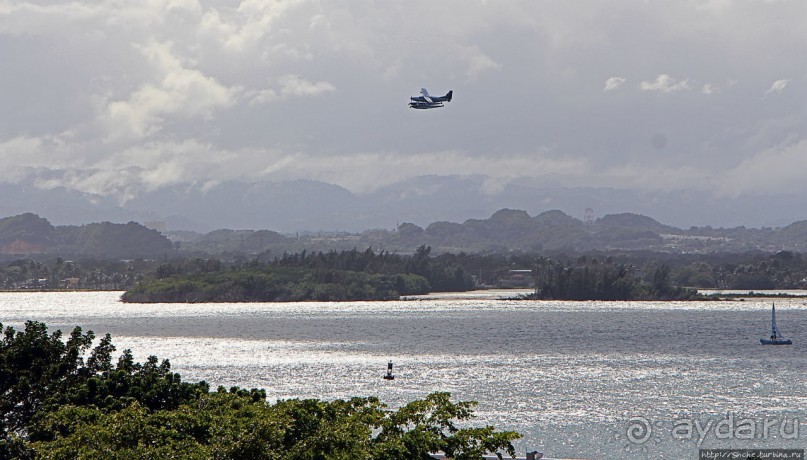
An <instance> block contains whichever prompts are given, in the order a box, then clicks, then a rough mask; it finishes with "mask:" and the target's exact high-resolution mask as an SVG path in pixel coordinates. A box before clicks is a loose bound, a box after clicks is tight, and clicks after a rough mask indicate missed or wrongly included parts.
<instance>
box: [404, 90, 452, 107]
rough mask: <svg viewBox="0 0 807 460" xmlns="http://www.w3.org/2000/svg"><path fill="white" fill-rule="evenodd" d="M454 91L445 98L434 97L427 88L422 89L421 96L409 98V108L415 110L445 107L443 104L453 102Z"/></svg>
mask: <svg viewBox="0 0 807 460" xmlns="http://www.w3.org/2000/svg"><path fill="white" fill-rule="evenodd" d="M453 95H454V91H449V92H448V93H446V95H445V96H432V95H430V94H429V92H428V91H427V90H426V88H420V96H412V97H410V98H409V107H410V108H413V109H436V108H439V107H442V106H443V102H451V98H452V97H453Z"/></svg>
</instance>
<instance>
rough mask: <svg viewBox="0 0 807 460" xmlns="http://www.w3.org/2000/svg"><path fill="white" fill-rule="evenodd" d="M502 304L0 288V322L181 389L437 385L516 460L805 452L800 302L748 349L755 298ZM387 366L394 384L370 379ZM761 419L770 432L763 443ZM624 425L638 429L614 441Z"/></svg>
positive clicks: (304, 392)
mask: <svg viewBox="0 0 807 460" xmlns="http://www.w3.org/2000/svg"><path fill="white" fill-rule="evenodd" d="M501 295H504V294H503V293H501V292H487V293H483V294H480V293H473V294H468V295H465V296H464V298H456V297H441V296H429V297H428V298H423V299H419V300H416V301H399V302H346V303H317V302H306V303H244V304H175V305H168V304H145V305H141V304H124V303H121V302H119V301H118V299H119V296H120V293H119V292H100V293H99V292H90V293H0V322H2V323H3V325H5V326H8V325H13V326H15V327H19V326H21V325H22V324H23V323H24V321H26V320H29V319H32V320H38V321H43V322H45V323H47V324H48V325H49V326H50V327H51V328H52V329H54V328H59V329H62V331H64V332H69V330H70V329H72V327H74V326H76V325H78V326H81V327H82V328H83V329H85V330H87V329H89V330H93V331H95V333H96V335H97V336H100V335H102V334H104V333H106V332H109V333H111V334H112V336H113V343H114V344H115V345H116V346H117V347H118V352H121V351H122V350H123V349H124V348H131V349H132V351H133V353H134V355H135V358H136V359H138V360H139V361H143V360H145V359H146V357H147V356H148V355H156V356H158V357H159V358H160V359H169V360H170V361H171V364H172V368H173V369H174V370H175V371H176V372H178V373H180V374H181V375H182V377H183V379H184V380H186V381H197V380H202V379H203V380H206V381H207V382H209V383H210V384H211V385H212V386H213V387H216V386H218V385H224V386H225V387H229V386H232V385H238V386H242V387H248V388H252V387H259V388H265V389H266V390H267V394H268V395H269V398H270V399H280V398H296V397H300V398H323V399H335V398H348V397H351V396H374V395H375V396H378V397H379V398H380V399H381V400H382V401H384V402H387V403H389V404H391V405H393V406H397V405H399V404H402V403H405V402H408V401H411V400H414V399H418V398H422V397H424V396H425V395H427V394H428V393H430V392H433V391H450V392H451V393H452V395H453V398H454V400H475V401H479V406H478V407H477V410H476V414H477V416H478V417H477V419H476V420H475V421H474V422H473V423H474V424H476V425H482V424H494V425H496V426H497V427H498V428H500V429H513V430H516V431H519V432H521V433H522V434H523V435H524V438H523V439H522V440H520V441H518V442H517V447H518V449H519V451H520V452H521V453H522V455H523V452H524V451H525V450H527V449H529V450H533V449H534V450H539V451H543V452H544V453H545V454H546V455H547V456H556V457H560V456H583V457H591V458H602V459H618V458H628V459H630V458H696V457H697V452H698V448H699V447H719V448H728V447H737V448H752V447H754V448H761V447H791V448H804V447H805V439H807V427H806V426H805V425H804V423H805V422H807V397H805V392H804V385H805V374H807V360H805V358H804V356H805V350H807V305H805V300H804V299H786V300H784V299H783V300H777V301H776V305H777V322H778V324H779V327H780V329H781V331H782V333H783V334H784V335H785V336H787V337H789V338H791V339H793V342H794V344H793V345H792V346H783V347H765V346H761V345H760V344H759V338H761V337H765V336H767V335H768V334H769V324H770V304H771V301H770V300H769V299H753V300H746V301H725V302H536V301H506V300H497V297H498V296H501ZM508 295H512V294H508ZM388 360H392V361H393V362H394V364H395V369H394V372H395V375H396V378H395V380H393V381H386V380H383V379H381V376H382V375H383V374H384V372H385V371H386V364H387V361H388ZM766 419H768V420H773V421H775V424H771V425H770V427H769V429H768V430H766V431H765V432H763V429H762V428H763V423H764V421H765V420H766ZM696 420H697V421H698V422H699V423H702V426H704V427H705V426H706V425H707V424H708V423H712V427H711V428H710V429H709V430H706V433H705V434H703V435H699V434H698V433H697V432H694V431H693V432H691V436H689V437H687V436H686V433H685V432H683V433H682V432H680V431H679V432H678V439H676V438H674V437H673V429H674V427H676V426H677V427H679V428H680V427H682V426H685V425H684V423H685V422H686V421H690V422H695V421H696ZM721 420H725V422H724V423H723V427H722V428H723V431H715V429H714V425H715V424H717V423H718V422H720V421H721ZM743 420H746V421H747V423H746V424H745V425H744V428H745V431H743V430H738V427H740V426H743V425H742V424H743V423H744V422H742V421H743ZM782 422H783V423H784V425H782V424H781V423H782ZM748 423H751V424H753V425H754V426H755V430H754V431H753V433H749V432H748V431H747V428H748V426H749V425H748ZM795 424H798V425H797V428H796V425H795ZM640 425H645V426H649V428H650V430H649V431H631V430H629V429H630V428H631V427H634V428H636V427H639V428H642V427H641V426H640ZM794 430H798V431H797V432H794ZM749 434H750V437H751V438H752V439H743V437H746V438H748V437H749V436H748V435H749ZM787 438H795V439H787Z"/></svg>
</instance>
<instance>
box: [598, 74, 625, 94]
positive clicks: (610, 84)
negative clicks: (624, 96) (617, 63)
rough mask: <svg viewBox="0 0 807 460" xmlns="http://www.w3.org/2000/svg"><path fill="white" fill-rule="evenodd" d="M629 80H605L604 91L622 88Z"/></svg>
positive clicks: (615, 78)
mask: <svg viewBox="0 0 807 460" xmlns="http://www.w3.org/2000/svg"><path fill="white" fill-rule="evenodd" d="M626 81H627V80H626V79H625V78H624V77H611V78H609V79H608V80H605V87H604V88H603V89H602V90H603V91H613V90H615V89H617V88H619V87H620V86H622V85H623V84H624V83H625V82H626Z"/></svg>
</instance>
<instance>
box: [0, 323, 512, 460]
mask: <svg viewBox="0 0 807 460" xmlns="http://www.w3.org/2000/svg"><path fill="white" fill-rule="evenodd" d="M0 328H2V326H0ZM93 339H94V335H93V333H92V332H87V333H86V334H85V333H82V332H81V329H79V328H75V329H74V330H73V333H72V334H71V336H70V338H68V339H67V340H66V341H64V340H62V336H61V333H60V332H59V331H56V332H54V333H51V334H48V332H47V327H46V326H45V325H44V324H42V323H37V322H28V323H26V327H25V330H24V331H22V332H17V331H15V330H14V329H13V328H11V327H7V328H5V330H4V340H3V343H2V347H0V366H2V367H1V368H0V378H2V381H0V385H2V387H0V390H1V391H0V398H1V399H0V422H2V433H0V434H1V435H2V436H0V458H31V459H33V458H43V459H96V458H108V459H130V458H149V459H169V458H178V457H181V458H189V459H232V460H238V459H245V460H246V459H283V460H285V459H288V460H306V459H310V460H318V459H325V458H328V459H357V458H358V459H370V460H376V459H377V460H382V459H383V460H396V459H397V460H410V459H428V458H429V456H428V453H429V452H434V451H438V450H440V451H443V452H445V453H446V454H447V455H449V456H452V457H453V458H456V459H458V460H459V459H476V458H480V457H481V455H483V454H484V453H487V452H497V451H502V450H504V451H506V452H507V453H508V454H510V455H511V456H512V455H514V449H513V445H512V441H513V440H515V439H518V438H519V434H518V433H515V432H512V431H497V430H496V429H495V428H494V427H491V426H486V427H472V426H467V424H468V421H469V420H470V419H471V418H472V416H473V411H472V408H473V406H474V405H475V403H473V402H459V403H453V402H451V400H450V395H449V394H448V393H434V394H431V395H428V396H427V397H426V398H425V399H423V400H417V401H413V402H411V403H409V404H406V405H405V406H403V407H401V408H400V409H398V410H390V409H388V408H387V406H386V405H385V404H383V403H381V402H380V401H379V400H378V399H377V398H374V397H364V398H359V397H356V398H351V399H349V400H335V401H320V400H316V399H305V400H300V399H291V400H285V401H279V402H277V403H274V404H270V403H268V402H267V401H266V392H265V391H264V390H257V389H252V390H244V389H240V388H238V387H233V388H231V389H230V391H229V392H228V391H226V390H225V389H224V388H221V387H220V388H219V389H218V391H216V392H213V393H210V392H209V388H208V386H207V384H205V383H204V382H200V383H197V384H188V383H183V382H181V379H180V377H179V375H178V374H174V373H172V372H170V365H169V364H168V361H163V362H162V363H161V364H158V360H157V358H156V357H150V358H149V359H148V361H147V362H145V363H142V364H140V363H135V362H134V361H133V359H132V355H131V353H130V352H128V350H127V351H124V353H123V355H122V356H121V357H120V358H119V359H118V362H117V364H116V365H114V366H113V364H112V354H113V352H114V351H115V347H114V345H113V344H112V340H111V338H110V337H109V335H106V336H105V337H104V338H102V339H101V341H100V342H99V344H98V345H97V346H96V347H95V348H93V349H92V350H90V347H91V344H92V342H93ZM87 352H89V355H87ZM83 356H87V358H86V362H85V360H84V358H83Z"/></svg>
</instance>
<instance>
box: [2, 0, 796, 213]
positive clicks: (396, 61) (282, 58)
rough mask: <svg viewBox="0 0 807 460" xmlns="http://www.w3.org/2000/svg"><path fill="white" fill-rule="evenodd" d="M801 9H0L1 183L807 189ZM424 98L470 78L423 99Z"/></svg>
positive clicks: (166, 0)
mask: <svg viewBox="0 0 807 460" xmlns="http://www.w3.org/2000/svg"><path fill="white" fill-rule="evenodd" d="M805 24H807V2H805V1H804V0H792V1H788V0H780V1H774V0H769V1H763V0H758V1H752V0H745V1H735V0H711V1H705V0H704V1H695V0H692V1H674V2H672V1H671V2H658V1H626V0H618V1H565V0H557V1H534V0H530V1H498V0H497V1H470V0H456V1H435V0H422V1H405V2H404V1H394V0H379V1H371V0H367V1H359V0H345V1H325V0H322V1H294V0H289V1H259V0H246V1H242V2H241V3H240V4H239V3H238V2H234V1H204V0H198V1H197V0H137V1H135V0H132V1H125V0H106V1H102V2H85V1H75V2H69V1H44V0H43V1H35V2H34V1H16V0H0V170H2V171H3V174H2V175H0V181H5V182H13V181H17V180H21V179H22V178H27V177H31V176H32V175H35V176H36V177H38V178H39V184H40V185H41V186H43V187H52V186H56V185H65V186H68V187H71V188H75V189H79V190H82V191H88V192H95V193H104V194H116V195H117V196H119V197H122V198H125V197H127V196H132V195H134V194H137V193H138V192H139V191H141V190H154V189H157V188H160V187H163V186H166V185H173V184H178V183H185V182H188V181H193V182H195V183H197V184H199V183H203V184H208V183H209V184H215V183H216V182H217V181H221V180H227V179H239V180H248V181H254V180H283V179H296V178H307V179H315V180H322V181H326V182H330V183H335V184H338V185H341V186H343V187H346V188H347V189H349V190H351V191H354V192H371V191H372V190H373V189H374V188H377V187H379V186H381V185H385V184H389V183H391V182H394V181H398V180H401V179H406V178H408V177H412V176H416V175H420V174H424V173H433V174H459V175H467V174H477V173H481V174H486V175H489V176H490V177H491V179H490V181H489V182H488V186H489V188H490V192H491V193H495V191H496V190H497V188H498V187H500V186H502V185H503V184H505V183H507V181H509V180H513V179H514V178H517V177H519V176H528V177H533V178H539V179H540V178H545V179H546V181H547V184H550V183H551V184H553V185H561V186H609V187H619V188H627V189H634V188H635V189H640V190H656V189H662V190H676V189H696V190H705V191H709V192H712V193H714V194H715V195H716V196H730V197H737V196H742V195H743V194H771V195H773V194H777V193H783V192H786V193H805V192H807V180H805V171H807V113H805V112H806V111H805V106H807V89H805V88H807V27H805ZM421 87H426V88H428V89H429V91H430V92H431V93H432V94H440V95H442V94H444V93H445V92H447V91H448V90H450V89H453V90H454V100H453V101H452V102H451V103H447V104H446V107H444V108H442V109H435V110H411V109H409V108H408V106H407V102H408V99H409V97H410V96H412V95H416V94H417V93H418V92H419V89H420V88H421Z"/></svg>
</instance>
